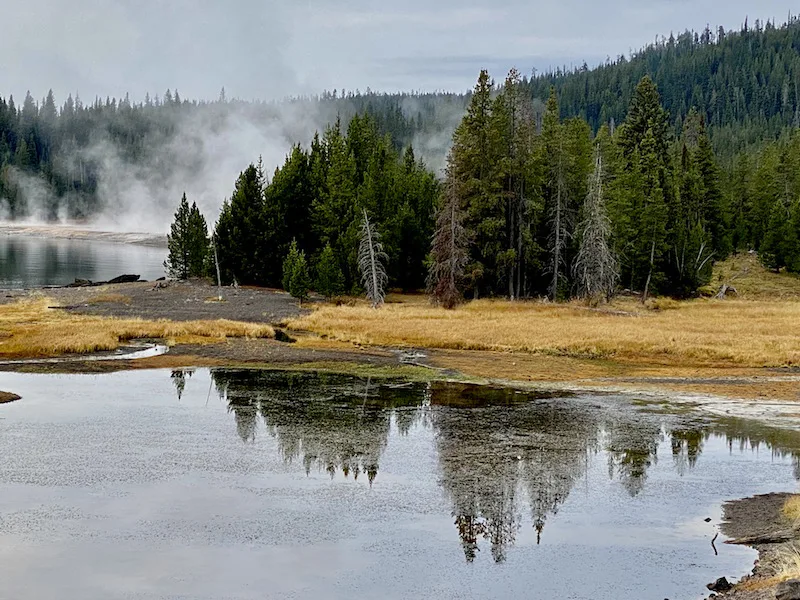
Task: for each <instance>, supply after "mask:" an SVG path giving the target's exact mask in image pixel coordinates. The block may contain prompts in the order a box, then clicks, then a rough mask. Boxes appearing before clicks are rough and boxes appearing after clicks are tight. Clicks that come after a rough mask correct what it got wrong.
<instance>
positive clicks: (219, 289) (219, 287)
mask: <svg viewBox="0 0 800 600" xmlns="http://www.w3.org/2000/svg"><path fill="white" fill-rule="evenodd" d="M213 246H214V265H216V267H217V292H218V293H219V298H218V299H219V301H220V302H222V276H221V275H220V274H219V257H218V256H217V241H216V240H214V243H213Z"/></svg>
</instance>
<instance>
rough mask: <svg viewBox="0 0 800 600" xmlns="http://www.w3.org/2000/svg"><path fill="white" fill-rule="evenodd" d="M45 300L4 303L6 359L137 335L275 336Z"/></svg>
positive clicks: (1, 354)
mask: <svg viewBox="0 0 800 600" xmlns="http://www.w3.org/2000/svg"><path fill="white" fill-rule="evenodd" d="M50 305H51V301H50V300H48V299H46V298H42V299H34V300H26V301H21V302H16V303H13V304H5V305H2V306H0V358H5V359H9V358H19V357H42V356H55V355H59V354H69V353H84V352H95V351H98V350H114V349H116V348H118V347H119V346H120V345H122V344H124V343H125V342H127V341H129V340H133V339H142V338H158V339H164V340H166V341H167V343H168V344H175V343H184V344H207V343H213V342H219V341H224V340H225V339H226V338H229V337H249V338H271V337H274V335H275V331H274V330H273V329H272V327H270V326H269V325H263V324H254V323H242V322H237V321H226V320H213V321H166V320H158V321H148V320H143V319H116V318H108V317H94V316H84V315H74V314H69V313H67V312H65V311H63V310H59V309H53V308H48V307H49V306H50Z"/></svg>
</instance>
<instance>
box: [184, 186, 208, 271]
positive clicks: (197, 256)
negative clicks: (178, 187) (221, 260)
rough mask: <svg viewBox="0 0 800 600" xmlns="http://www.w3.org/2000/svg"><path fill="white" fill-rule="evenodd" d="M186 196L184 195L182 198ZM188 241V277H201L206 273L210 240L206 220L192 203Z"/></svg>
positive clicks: (188, 222)
mask: <svg viewBox="0 0 800 600" xmlns="http://www.w3.org/2000/svg"><path fill="white" fill-rule="evenodd" d="M185 197H186V194H184V198H185ZM187 224H188V230H189V231H188V239H187V244H188V246H189V264H188V271H189V277H203V276H204V275H206V274H207V273H208V270H209V269H208V265H209V248H210V240H209V238H208V225H206V219H205V217H204V216H203V214H202V213H201V212H200V209H198V208H197V203H196V202H192V207H191V208H190V209H189V219H188V221H187Z"/></svg>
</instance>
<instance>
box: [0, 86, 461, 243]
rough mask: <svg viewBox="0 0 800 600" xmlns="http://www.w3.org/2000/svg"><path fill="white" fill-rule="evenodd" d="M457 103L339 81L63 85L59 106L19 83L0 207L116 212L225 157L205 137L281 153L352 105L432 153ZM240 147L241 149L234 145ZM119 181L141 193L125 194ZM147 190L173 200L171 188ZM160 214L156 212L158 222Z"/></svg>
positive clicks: (2, 105)
mask: <svg viewBox="0 0 800 600" xmlns="http://www.w3.org/2000/svg"><path fill="white" fill-rule="evenodd" d="M465 102H466V100H465V97H464V96H463V95H457V94H436V95H425V94H422V95H418V94H394V95H385V94H376V93H371V92H366V93H363V94H362V93H358V92H345V91H344V90H342V91H341V92H336V91H335V92H330V93H325V94H323V95H321V96H319V97H314V98H295V99H289V100H285V101H282V102H244V101H239V100H228V99H226V98H225V95H224V92H223V93H222V94H221V95H220V98H219V99H218V100H216V101H214V102H197V101H188V100H184V99H182V98H181V97H180V94H179V92H177V91H175V92H171V91H170V90H167V92H166V93H165V94H164V96H163V97H161V98H159V97H155V98H150V97H149V96H146V97H145V99H144V101H142V102H140V103H134V102H131V101H130V100H129V99H128V98H127V97H126V98H124V99H121V100H117V99H114V98H106V99H99V98H97V99H95V100H94V101H93V102H92V103H91V104H84V103H83V102H82V101H81V100H80V98H77V97H76V98H73V97H72V96H69V97H68V98H67V99H66V101H64V103H63V104H62V105H61V106H58V105H57V104H56V99H55V97H54V95H53V93H52V92H50V93H48V95H47V96H46V97H45V98H44V99H42V100H41V101H40V102H38V103H37V102H36V101H35V100H34V98H33V97H32V96H31V95H30V94H28V95H27V96H26V97H25V99H24V101H23V102H22V103H21V105H19V104H17V103H16V101H15V100H14V98H13V97H9V98H8V99H3V98H0V218H10V219H19V218H36V219H41V220H55V219H62V220H63V219H65V218H66V219H85V218H91V217H93V216H95V215H97V214H99V213H101V212H103V211H117V210H119V209H120V208H122V207H120V206H119V204H121V203H130V202H132V201H136V200H138V199H140V197H141V196H142V195H145V194H146V195H159V194H163V193H164V192H165V190H171V191H174V190H172V188H173V187H175V186H178V188H181V181H180V180H181V179H184V180H185V182H184V183H183V184H182V185H183V186H187V185H188V184H189V182H190V181H191V180H193V179H194V178H195V177H196V176H197V175H198V173H200V172H206V171H208V170H211V169H215V168H219V165H218V164H215V162H221V161H224V160H230V159H231V156H220V153H221V152H222V151H223V149H220V148H215V145H216V146H221V145H223V144H224V145H226V146H231V148H230V150H229V154H233V155H234V158H236V157H238V160H239V161H240V163H239V164H238V165H237V166H236V172H238V171H239V170H241V169H242V168H244V166H246V165H247V163H248V162H250V161H251V160H254V158H255V157H257V156H258V154H260V153H264V152H265V151H266V149H265V148H262V147H260V146H259V143H263V144H271V145H273V146H274V145H279V150H277V151H276V152H277V153H280V154H284V153H285V152H287V151H288V150H289V149H290V147H291V146H292V145H293V144H295V143H304V144H307V143H308V142H310V140H311V139H312V137H313V135H314V132H315V131H324V129H325V127H326V126H327V125H329V124H332V123H333V122H334V121H336V120H337V119H340V120H341V122H342V124H343V125H344V126H345V127H346V126H347V124H348V123H349V121H350V119H351V118H352V117H353V116H354V115H356V114H369V115H370V116H371V117H372V119H373V122H374V124H375V125H376V127H377V128H378V131H380V132H381V133H382V134H384V133H385V134H390V137H391V140H392V145H393V147H394V148H395V149H396V150H397V151H402V150H403V149H404V148H406V147H408V146H409V145H411V144H414V145H415V146H416V147H417V148H418V154H419V155H420V156H424V157H426V158H428V160H429V162H436V161H437V160H438V161H439V163H440V164H441V162H443V160H444V155H445V153H446V150H447V145H448V144H449V138H450V135H451V134H452V131H453V129H454V128H455V125H456V124H457V123H458V120H459V119H460V118H461V114H462V113H463V108H464V105H465ZM254 132H256V133H258V134H259V135H258V136H257V137H256V136H254ZM253 138H255V139H253ZM246 148H251V150H250V152H251V153H252V154H250V155H244V156H243V155H242V153H243V152H244V150H245V149H246ZM269 168H270V169H271V168H272V167H271V166H270V167H269ZM176 179H177V180H178V181H175V180H176ZM123 186H127V187H128V188H131V187H142V188H143V192H142V194H139V195H138V196H137V195H132V194H129V193H126V192H127V191H128V190H120V187H123ZM226 187H227V185H226ZM182 189H186V188H185V187H183V188H182ZM131 197H133V200H131ZM158 200H160V201H161V202H160V203H161V204H162V205H163V204H164V203H165V202H166V203H168V204H169V205H172V204H174V198H172V197H169V198H159V199H158ZM222 200H223V198H222V197H220V198H218V199H216V202H215V203H214V204H215V211H216V209H218V207H219V206H220V205H221V204H222ZM149 206H150V205H149V204H146V205H143V206H141V207H136V206H126V207H125V209H126V210H128V211H135V210H137V209H139V210H142V209H146V208H147V207H149ZM170 213H171V211H170ZM170 213H167V212H166V211H164V212H163V215H164V217H166V215H167V214H170ZM207 216H208V217H210V218H214V217H216V214H208V215H207ZM167 225H168V219H166V218H165V219H164V222H163V223H162V229H166V227H167Z"/></svg>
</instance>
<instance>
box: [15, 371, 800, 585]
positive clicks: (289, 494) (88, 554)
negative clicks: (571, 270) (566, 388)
mask: <svg viewBox="0 0 800 600" xmlns="http://www.w3.org/2000/svg"><path fill="white" fill-rule="evenodd" d="M0 388H2V389H5V390H8V391H12V392H16V393H18V394H20V395H21V396H23V399H22V400H21V401H19V402H16V403H12V404H9V405H3V406H0V457H2V459H1V460H0V582H2V583H0V598H3V599H5V598H9V599H10V598H37V599H53V600H55V599H61V598H81V599H83V600H95V599H96V600H101V599H102V600H107V599H123V598H126V599H127V598H137V599H145V598H146V599H156V598H159V599H161V598H179V597H180V598H209V599H210V598H230V599H233V598H235V599H256V598H259V599H262V598H275V599H283V598H298V599H337V600H338V599H341V600H345V599H348V600H349V599H352V598H374V599H405V598H408V599H412V598H413V599H417V598H435V599H472V598H474V599H487V598H497V599H517V598H541V599H543V600H545V599H546V600H549V599H556V598H558V599H566V598H574V599H578V598H580V599H593V600H603V599H607V600H634V599H636V600H639V599H641V598H653V599H656V600H661V599H663V598H669V599H671V600H680V599H687V598H701V597H704V592H706V590H705V584H706V583H708V582H709V581H713V580H715V579H716V578H717V577H720V576H723V575H724V576H727V577H729V578H736V577H738V576H741V575H744V574H745V573H747V572H748V571H749V570H750V568H751V567H752V562H753V560H754V558H755V553H754V552H753V551H752V550H750V549H747V548H743V547H738V546H731V545H727V544H724V543H722V542H723V538H722V536H720V537H719V538H718V539H717V541H716V544H715V547H714V546H712V543H711V542H712V539H713V538H714V536H715V534H716V533H717V529H718V528H717V525H718V523H719V521H720V518H721V505H722V503H723V502H724V501H725V500H729V499H734V498H740V497H744V496H749V495H752V494H759V493H768V492H777V491H795V490H796V489H797V480H798V476H800V433H798V432H795V431H790V430H782V429H777V428H774V427H769V426H765V425H762V424H759V423H758V422H756V421H751V420H741V419H732V418H728V417H724V416H714V415H710V414H708V413H701V412H697V411H696V410H695V409H693V408H692V407H688V406H685V405H669V404H663V403H653V402H650V401H647V400H646V399H645V400H644V401H643V400H642V399H638V398H635V397H627V396H617V395H596V394H577V395H565V396H559V395H558V394H544V395H542V394H532V393H520V392H515V391H513V390H506V389H493V388H481V387H473V386H467V385H462V384H441V383H436V384H417V383H414V384H409V383H405V382H402V381H393V382H386V381H382V382H376V381H371V380H364V379H358V378H353V377H343V376H332V375H323V374H313V373H286V372H269V371H236V370H213V371H209V370H207V369H198V370H185V371H169V370H167V371H163V370H155V371H135V372H122V373H115V374H104V375H32V374H17V373H3V374H2V375H0ZM706 518H711V522H706V521H705V519H706Z"/></svg>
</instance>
